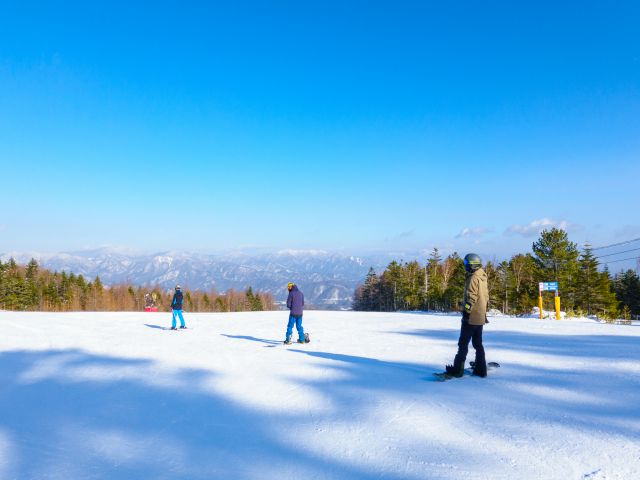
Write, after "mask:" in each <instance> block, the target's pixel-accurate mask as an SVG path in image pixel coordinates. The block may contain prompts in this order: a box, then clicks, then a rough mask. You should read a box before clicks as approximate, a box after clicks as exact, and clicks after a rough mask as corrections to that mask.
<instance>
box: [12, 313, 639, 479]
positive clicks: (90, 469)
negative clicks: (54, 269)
mask: <svg viewBox="0 0 640 480" xmlns="http://www.w3.org/2000/svg"><path fill="white" fill-rule="evenodd" d="M186 319H187V322H188V324H189V326H190V327H192V328H191V329H190V330H187V331H180V332H170V331H166V330H163V329H161V328H160V327H162V326H167V325H168V324H169V317H168V315H167V314H149V313H148V314H145V313H69V314H51V313H12V312H0V329H1V331H2V335H0V376H1V377H0V388H1V392H0V478H1V479H21V480H26V479H64V480H70V479H109V480H119V479H123V480H124V479H126V480H129V479H239V480H243V479H247V480H249V479H251V480H253V479H256V480H257V479H260V480H271V479H273V480H276V479H278V480H283V479H291V480H294V479H295V480H298V479H305V480H310V479H353V480H355V479H363V480H370V479H371V480H372V479H379V478H386V479H394V480H400V479H403V480H404V479H420V480H424V479H463V480H464V479H492V480H495V479H509V480H512V479H544V480H549V479H558V480H566V479H587V478H588V479H625V480H627V479H633V478H638V472H639V471H640V408H639V405H640V362H639V361H638V359H639V358H640V327H639V326H638V325H632V326H622V325H620V326H616V325H605V324H598V323H595V322H591V321H587V320H584V321H577V320H574V321H551V320H545V321H541V320H533V319H515V318H509V317H499V318H494V319H492V322H491V324H489V325H488V326H487V328H486V331H485V332H486V333H485V344H486V349H487V356H488V359H489V360H493V361H498V362H500V363H501V364H502V367H501V368H500V369H498V370H497V371H495V372H491V374H490V376H489V377H488V378H486V379H480V378H475V377H464V378H462V379H455V380H451V381H448V382H445V383H438V382H434V381H432V376H431V373H432V372H434V371H438V370H440V369H441V368H442V366H443V365H444V364H445V363H447V362H450V361H451V360H452V358H453V355H454V353H455V349H456V340H457V333H458V322H459V320H458V318H457V317H453V316H432V315H421V314H374V313H355V312H319V311H309V312H307V313H306V314H305V319H304V325H305V327H306V329H307V331H309V332H310V333H311V338H312V343H310V344H306V345H296V344H293V345H291V346H284V345H282V344H281V343H280V342H281V340H282V338H283V335H284V326H285V320H286V319H285V313H283V312H261V313H237V314H199V315H195V314H191V315H189V314H187V315H186Z"/></svg>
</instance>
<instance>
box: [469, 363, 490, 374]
mask: <svg viewBox="0 0 640 480" xmlns="http://www.w3.org/2000/svg"><path fill="white" fill-rule="evenodd" d="M472 363H473V365H472V366H473V372H471V375H474V376H476V377H482V378H485V377H486V376H487V363H486V362H478V361H475V362H472Z"/></svg>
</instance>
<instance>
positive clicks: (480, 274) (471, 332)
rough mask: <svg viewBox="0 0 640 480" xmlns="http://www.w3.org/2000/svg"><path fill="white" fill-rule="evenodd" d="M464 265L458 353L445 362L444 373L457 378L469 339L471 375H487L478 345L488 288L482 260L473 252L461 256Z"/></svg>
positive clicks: (484, 316) (480, 340)
mask: <svg viewBox="0 0 640 480" xmlns="http://www.w3.org/2000/svg"><path fill="white" fill-rule="evenodd" d="M464 267H465V270H466V271H467V278H466V281H465V284H464V307H463V309H462V325H461V327H460V338H459V339H458V353H457V354H456V357H455V359H454V361H453V365H447V369H446V373H447V374H449V375H451V376H454V377H461V376H462V375H464V363H465V361H466V359H467V353H468V351H469V340H471V343H472V345H473V348H474V349H475V350H476V361H475V363H474V367H473V375H477V376H479V377H486V376H487V362H486V360H485V355H484V346H483V345H482V328H483V327H484V324H485V323H487V306H488V304H489V291H488V288H487V274H486V273H485V272H484V270H483V269H482V261H481V260H480V257H479V256H478V255H476V254H475V253H470V254H468V255H467V256H466V257H464Z"/></svg>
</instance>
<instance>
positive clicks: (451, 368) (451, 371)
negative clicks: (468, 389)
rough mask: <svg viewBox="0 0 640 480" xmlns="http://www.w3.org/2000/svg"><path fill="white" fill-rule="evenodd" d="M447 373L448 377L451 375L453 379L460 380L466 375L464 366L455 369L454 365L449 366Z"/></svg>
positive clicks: (446, 369)
mask: <svg viewBox="0 0 640 480" xmlns="http://www.w3.org/2000/svg"><path fill="white" fill-rule="evenodd" d="M445 373H446V374H447V375H451V376H452V377H456V378H460V377H462V376H463V375H464V365H462V366H461V367H460V368H455V367H454V366H453V365H447V366H446V368H445Z"/></svg>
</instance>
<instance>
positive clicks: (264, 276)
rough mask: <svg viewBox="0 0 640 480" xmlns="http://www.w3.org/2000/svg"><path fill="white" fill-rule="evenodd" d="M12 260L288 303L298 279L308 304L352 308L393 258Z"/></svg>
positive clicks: (26, 255)
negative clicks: (360, 287)
mask: <svg viewBox="0 0 640 480" xmlns="http://www.w3.org/2000/svg"><path fill="white" fill-rule="evenodd" d="M9 258H14V259H15V260H16V262H18V263H20V264H26V263H27V262H28V261H29V260H30V259H31V258H35V259H36V260H37V261H38V263H39V264H40V265H41V266H42V267H43V268H47V269H50V270H54V271H63V270H64V271H66V272H73V273H75V274H82V275H84V276H85V277H87V278H90V279H92V278H95V277H96V276H97V275H99V276H100V279H101V280H102V281H103V283H105V284H106V285H109V284H116V283H121V282H131V283H133V284H135V285H149V286H151V285H160V286H161V287H163V288H167V289H169V288H172V287H173V286H174V285H175V284H176V283H180V284H181V285H183V286H184V287H185V288H190V289H204V290H209V289H212V288H214V289H216V290H217V291H219V292H225V291H227V290H228V289H231V288H233V289H236V290H244V289H246V288H247V287H248V286H251V287H253V288H254V289H255V290H259V291H263V292H269V293H271V294H273V296H274V298H275V299H276V300H277V301H283V300H284V299H285V297H286V284H287V282H290V281H293V282H296V283H297V284H298V285H300V287H301V289H302V290H303V291H304V293H305V298H306V299H307V303H308V304H310V305H314V306H317V307H321V308H348V307H349V306H350V305H351V302H352V299H353V292H354V289H355V287H356V286H357V284H358V283H360V282H362V280H363V279H364V277H365V275H366V274H367V271H368V270H369V267H371V266H373V267H374V268H376V269H381V267H384V265H385V264H386V263H387V262H388V260H389V259H388V258H385V257H383V256H369V257H357V256H350V255H344V254H337V253H331V252H326V251H322V250H282V251H278V252H273V253H261V254H252V253H246V252H242V251H241V252H232V253H224V254H201V253H184V252H162V253H155V254H140V253H135V252H130V251H126V250H122V249H112V248H102V249H97V250H83V251H79V252H67V253H54V254H43V253H35V252H9V253H5V254H3V255H2V256H1V259H2V261H7V260H8V259H9Z"/></svg>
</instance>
